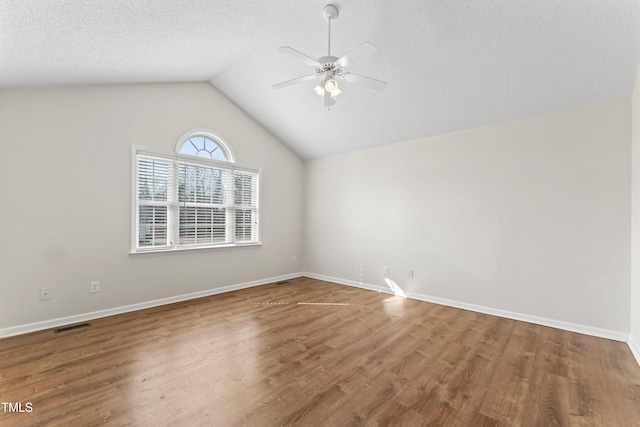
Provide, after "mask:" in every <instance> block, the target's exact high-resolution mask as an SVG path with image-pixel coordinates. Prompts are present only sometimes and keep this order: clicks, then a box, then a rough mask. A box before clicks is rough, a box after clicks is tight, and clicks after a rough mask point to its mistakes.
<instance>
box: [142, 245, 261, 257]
mask: <svg viewBox="0 0 640 427" xmlns="http://www.w3.org/2000/svg"><path fill="white" fill-rule="evenodd" d="M256 246H262V242H257V243H244V244H240V245H216V246H193V247H184V248H173V249H155V250H154V249H150V250H145V251H138V252H133V251H131V252H129V255H130V256H133V257H138V256H154V255H166V254H175V253H186V252H194V251H195V252H197V251H220V250H229V249H237V248H247V247H256Z"/></svg>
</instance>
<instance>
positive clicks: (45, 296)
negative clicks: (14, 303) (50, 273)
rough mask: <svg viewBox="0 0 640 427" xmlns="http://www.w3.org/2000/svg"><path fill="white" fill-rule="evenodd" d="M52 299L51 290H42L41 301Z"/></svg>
mask: <svg viewBox="0 0 640 427" xmlns="http://www.w3.org/2000/svg"><path fill="white" fill-rule="evenodd" d="M50 299H51V288H40V301H47V300H50Z"/></svg>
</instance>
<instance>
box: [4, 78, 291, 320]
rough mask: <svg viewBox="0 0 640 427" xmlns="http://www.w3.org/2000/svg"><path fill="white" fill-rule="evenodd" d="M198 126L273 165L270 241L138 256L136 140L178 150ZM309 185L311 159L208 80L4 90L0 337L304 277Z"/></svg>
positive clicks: (267, 214) (266, 232) (266, 185)
mask: <svg viewBox="0 0 640 427" xmlns="http://www.w3.org/2000/svg"><path fill="white" fill-rule="evenodd" d="M195 128H208V129H211V130H213V131H214V132H216V133H219V134H220V135H222V136H223V137H225V138H226V141H227V142H228V143H229V144H230V145H231V146H232V148H233V150H234V151H235V153H236V156H237V162H238V163H239V164H241V165H244V166H248V167H253V168H261V169H262V172H263V175H262V188H263V197H262V201H263V204H262V209H263V210H262V220H263V223H262V224H263V227H262V240H263V242H264V244H263V246H261V247H245V248H233V249H228V250H205V251H190V252H184V253H172V254H164V255H155V256H154V255H146V256H131V255H129V250H130V247H129V245H130V240H131V239H130V228H131V146H132V144H135V145H141V146H146V147H154V148H160V149H164V150H173V149H174V147H175V144H176V142H177V140H178V138H179V137H180V136H181V135H183V134H184V133H185V132H186V131H189V130H191V129H195ZM302 180H303V163H302V161H301V160H300V159H299V158H298V157H297V156H295V155H294V154H292V153H291V152H290V151H289V150H288V149H287V148H285V147H284V146H283V145H282V144H281V143H280V142H279V141H277V140H275V139H274V138H273V137H272V136H271V135H270V134H269V133H267V132H266V131H265V130H264V129H263V128H262V127H260V126H259V125H257V124H256V123H255V122H254V121H253V120H252V119H250V118H249V117H248V116H247V115H245V114H244V113H243V112H242V111H241V110H239V109H238V108H237V107H236V106H235V105H234V104H232V103H231V102H230V101H229V100H228V99H227V98H225V97H224V96H223V95H222V94H220V93H219V92H218V91H216V90H215V89H214V88H213V87H212V86H211V85H209V84H207V83H201V84H198V83H195V84H167V85H128V86H108V87H78V88H64V89H63V88H43V89H28V90H26V89H25V90H3V91H0V331H2V329H3V328H5V331H6V330H7V328H10V327H14V326H18V325H24V324H27V323H30V322H40V321H45V320H51V319H56V318H60V317H64V316H73V315H78V314H82V313H87V312H94V311H98V310H105V309H111V308H114V307H120V306H125V305H129V304H136V303H141V302H146V301H150V300H154V299H161V298H168V297H173V296H177V295H183V294H187V293H191V292H199V291H204V290H209V289H216V288H221V287H224V286H229V285H235V284H241V283H246V282H250V281H255V280H261V279H265V278H271V277H279V276H283V275H288V274H292V273H295V272H297V271H299V270H300V266H299V265H296V264H294V263H293V262H292V256H294V255H296V256H298V258H300V257H301V255H302V253H301V252H302V238H301V235H302V201H303V193H302V192H303V183H302ZM93 280H98V281H100V283H101V288H102V290H101V292H100V293H98V294H90V293H89V283H90V281H93ZM40 287H50V288H51V294H52V299H51V300H50V301H44V302H41V301H39V292H38V289H39V288H40Z"/></svg>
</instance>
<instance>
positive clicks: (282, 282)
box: [275, 280, 289, 285]
mask: <svg viewBox="0 0 640 427" xmlns="http://www.w3.org/2000/svg"><path fill="white" fill-rule="evenodd" d="M285 283H289V281H288V280H283V281H281V282H276V283H275V284H276V285H284V284H285Z"/></svg>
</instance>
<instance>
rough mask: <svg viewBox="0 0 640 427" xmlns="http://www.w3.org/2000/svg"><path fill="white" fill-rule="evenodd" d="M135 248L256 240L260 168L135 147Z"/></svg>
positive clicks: (254, 241)
mask: <svg viewBox="0 0 640 427" xmlns="http://www.w3.org/2000/svg"><path fill="white" fill-rule="evenodd" d="M135 169H136V170H135V177H136V186H135V191H136V194H135V204H136V212H135V227H134V229H135V236H134V241H135V247H134V248H133V249H134V251H153V250H167V249H177V248H181V247H200V246H204V247H210V246H218V245H235V244H251V243H258V242H259V240H260V235H259V234H260V233H259V231H260V230H259V214H260V213H259V182H260V174H259V171H256V170H251V169H245V168H239V167H237V166H235V165H234V164H227V163H222V162H214V161H206V160H204V161H203V160H200V159H192V158H189V157H188V156H181V155H166V154H160V153H152V152H146V151H143V150H139V151H137V152H136V162H135Z"/></svg>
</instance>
